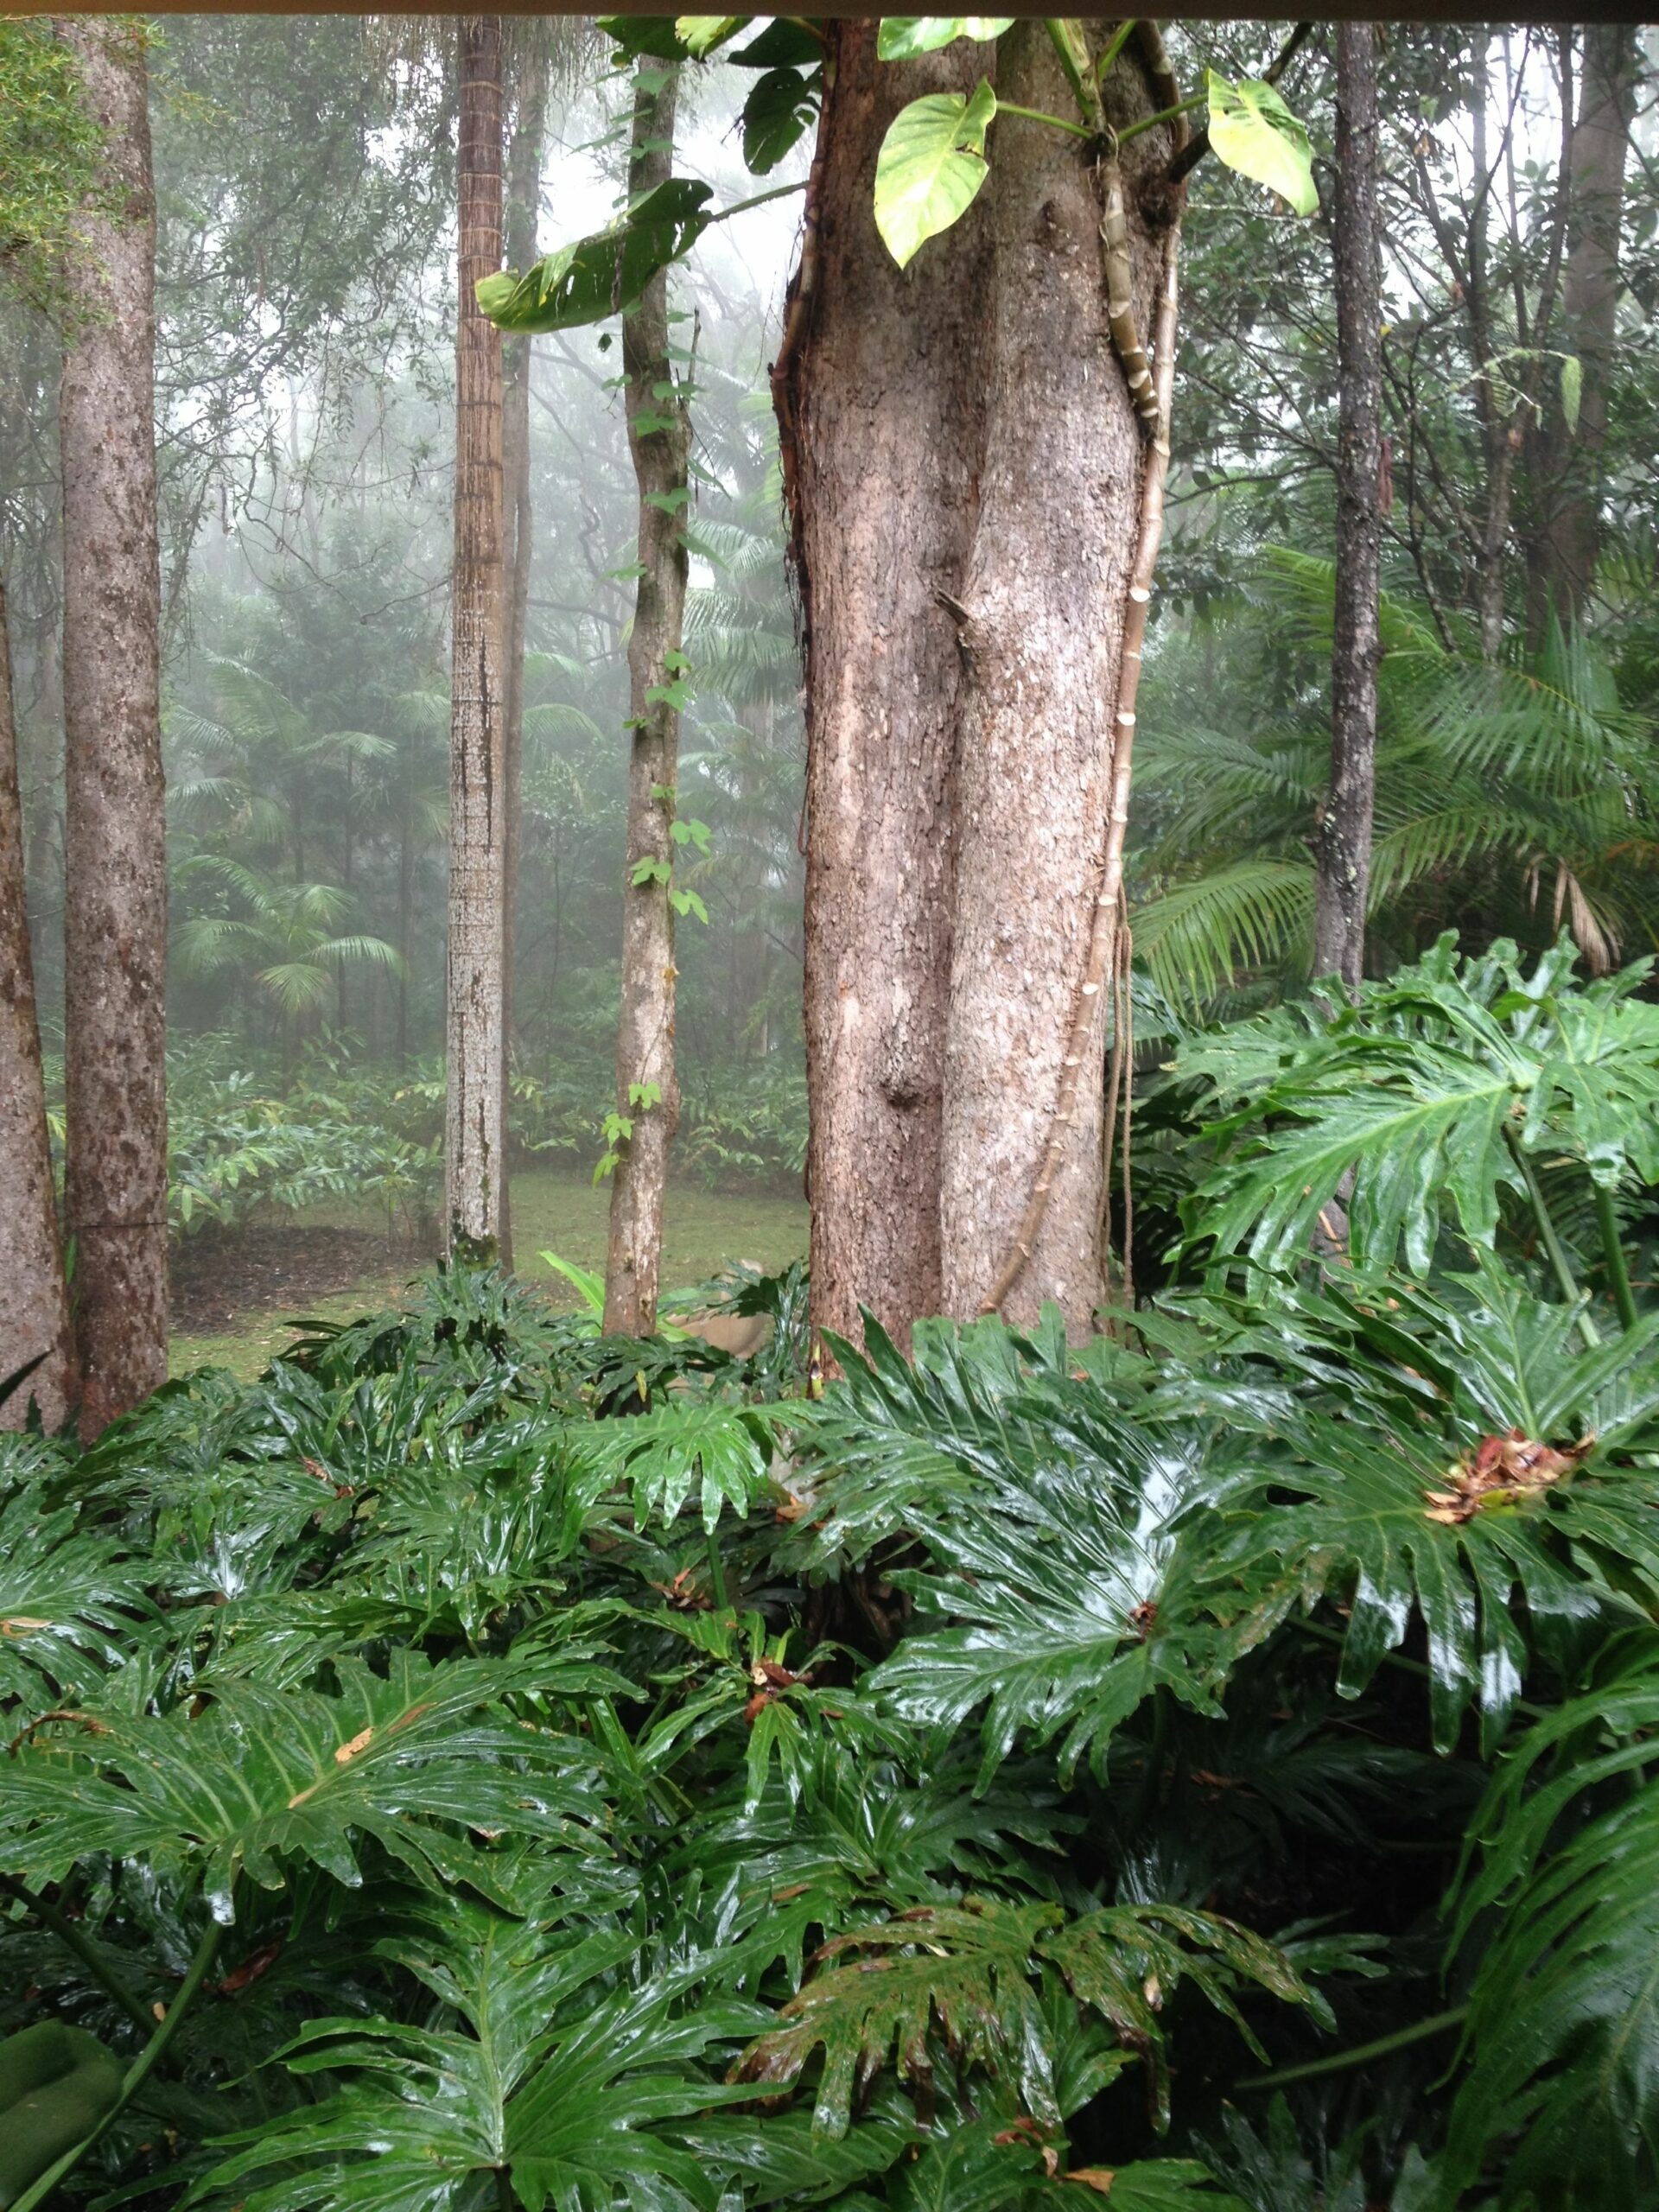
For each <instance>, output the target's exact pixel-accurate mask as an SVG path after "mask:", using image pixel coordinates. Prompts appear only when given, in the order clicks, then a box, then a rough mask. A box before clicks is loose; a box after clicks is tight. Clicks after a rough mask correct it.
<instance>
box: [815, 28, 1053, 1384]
mask: <svg viewBox="0 0 1659 2212" xmlns="http://www.w3.org/2000/svg"><path fill="white" fill-rule="evenodd" d="M826 30H827V34H828V37H829V49H828V54H827V64H828V75H829V84H828V86H827V88H826V94H825V103H824V111H823V120H822V122H821V124H820V127H819V137H818V150H817V159H816V161H815V162H814V165H813V176H812V182H811V184H810V188H809V194H808V207H807V211H806V216H805V228H804V245H803V250H802V255H801V265H800V268H799V270H798V272H797V275H796V277H795V279H794V281H793V283H792V284H791V291H790V298H789V303H788V306H787V308H786V313H785V334H784V340H783V345H782V348H781V351H780V353H779V360H778V364H777V366H776V368H775V369H774V371H773V393H774V397H775V399H776V402H777V406H778V412H779V430H780V438H781V448H782V453H783V460H784V474H785V491H786V493H787V494H788V495H789V497H790V499H791V508H792V512H793V521H794V557H795V564H796V575H797V582H798V590H799V595H800V606H801V617H802V626H803V630H804V637H805V645H806V667H807V704H806V721H807V771H806V812H805V817H804V821H805V823H806V825H807V829H808V843H807V848H806V887H805V917H806V925H805V960H804V992H805V1028H806V1056H807V1082H808V1090H809V1096H810V1109H811V1116H810V1123H811V1129H810V1143H809V1149H808V1160H807V1178H808V1189H809V1192H810V1198H811V1205H812V1229H811V1266H812V1314H813V1321H814V1325H815V1327H816V1328H817V1329H818V1330H820V1331H821V1330H823V1329H831V1330H834V1331H836V1332H837V1333H838V1334H840V1335H842V1336H844V1337H847V1338H850V1339H851V1340H852V1341H853V1342H854V1343H857V1342H859V1341H860V1339H861V1320H860V1312H859V1309H860V1307H861V1306H869V1307H870V1309H871V1310H872V1311H873V1312H874V1314H875V1316H876V1319H878V1320H879V1321H880V1323H881V1324H882V1325H883V1326H884V1327H885V1328H887V1330H888V1331H889V1332H892V1333H893V1334H894V1335H895V1336H896V1337H897V1338H899V1342H900V1343H901V1344H906V1345H907V1344H908V1343H909V1341H910V1331H911V1325H912V1322H913V1321H915V1320H916V1319H918V1318H920V1317H921V1316H923V1315H925V1314H930V1313H938V1311H939V1309H940V1298H941V1288H940V1285H941V1273H940V1269H941V1258H940V1167H941V1155H940V1138H941V1128H942V1115H943V1084H944V1033H945V1005H946V999H947V995H948V991H949V983H950V921H951V901H952V885H953V882H954V880H955V861H954V834H955V829H954V812H953V794H954V786H955V777H956V760H957V747H956V732H957V700H958V695H959V693H960V691H961V689H962V686H963V657H962V653H961V652H960V649H959V647H958V645H957V633H956V624H955V621H954V620H953V618H952V616H951V614H950V611H949V607H948V605H947V601H954V599H955V598H956V596H957V594H960V593H961V591H962V589H963V573H964V571H965V569H966V568H967V565H968V558H969V551H970V550H971V547H972V543H973V533H974V525H975V521H976V516H977V512H978V494H979V485H978V467H979V454H980V451H981V448H982V441H983V423H984V404H985V400H984V370H983V353H984V343H985V324H984V302H985V281H986V273H987V262H988V223H987V220H986V216H985V213H984V209H983V207H979V206H976V207H973V208H971V209H970V210H969V213H967V215H966V216H964V217H963V219H962V221H961V222H959V223H958V224H957V225H956V226H955V227H954V228H953V229H951V230H950V232H947V233H946V234H945V235H944V237H943V238H936V239H934V240H932V241H931V243H930V244H929V245H927V246H926V247H925V249H924V251H923V252H922V253H921V255H920V256H919V257H918V259H917V260H916V261H915V263H914V264H912V267H911V268H910V269H909V270H905V271H902V272H901V271H900V270H898V269H897V268H895V267H894V265H893V261H892V259H891V257H890V256H889V255H888V253H887V249H886V247H885V246H884V245H882V243H881V240H880V237H879V235H878V233H877V232H876V228H875V223H874V213H873V211H872V200H873V194H874V174H875V160H876V154H877V151H878V149H880V144H881V141H882V138H883V137H884V136H885V135H886V132H887V126H888V124H890V123H891V122H892V120H893V117H894V115H895V114H896V113H897V112H898V111H899V109H900V108H901V107H903V106H904V105H906V103H907V102H908V101H910V100H912V99H917V98H918V97H919V96H921V95H922V94H924V93H928V92H950V91H962V90H966V89H969V88H971V86H972V85H973V84H974V82H975V80H976V78H977V76H978V74H979V73H980V71H981V69H982V67H984V66H985V62H986V59H987V50H986V49H984V48H976V47H972V46H969V45H968V44H966V43H962V42H959V43H957V45H955V46H953V47H950V48H946V49H945V50H944V51H943V52H942V53H939V54H932V55H929V56H927V57H926V58H925V60H919V61H915V62H910V63H906V64H902V65H899V64H892V63H886V62H878V61H877V60H876V53H875V36H876V26H875V24H874V22H850V21H843V22H832V23H830V24H829V25H827V26H826ZM1010 127H1014V126H1010ZM1002 150H1003V149H999V158H1000V156H1001V151H1002ZM982 196H983V195H982Z"/></svg>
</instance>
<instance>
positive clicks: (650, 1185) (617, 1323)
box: [605, 59, 691, 1336]
mask: <svg viewBox="0 0 1659 2212" xmlns="http://www.w3.org/2000/svg"><path fill="white" fill-rule="evenodd" d="M678 89H679V79H678V72H677V70H675V69H673V68H671V67H668V66H666V65H665V64H662V63H658V62H656V61H652V60H649V59H647V60H645V61H644V62H642V63H641V65H640V68H639V79H638V83H637V85H636V87H635V92H634V100H633V137H632V145H631V147H630V149H629V155H628V189H629V194H630V196H631V197H634V198H637V197H638V196H639V194H643V193H646V192H650V191H652V190H653V189H654V188H656V187H657V186H658V185H659V184H660V183H662V182H663V181H664V179H665V178H666V177H667V176H668V175H670V174H671V171H672V168H673V165H674V110H675V102H676V98H677V92H678ZM622 368H623V373H624V375H625V377H626V379H627V381H626V405H627V416H628V444H629V447H630V448H631V449H632V454H633V468H634V476H635V479H636V480H637V482H638V485H639V568H640V575H639V583H638V585H637V587H636V589H635V594H634V611H633V629H632V634H631V636H630V638H629V639H628V703H629V728H630V730H631V731H632V742H631V744H630V746H629V753H628V832H627V874H626V882H625V885H624V887H623V893H622V898H623V908H622V912H623V924H622V1007H621V1014H620V1020H619V1021H618V1024H617V1033H616V1110H617V1112H618V1114H619V1115H621V1116H624V1117H625V1118H626V1119H627V1120H629V1121H631V1122H632V1135H631V1136H628V1137H626V1138H625V1139H624V1140H622V1141H621V1142H620V1144H619V1145H618V1147H616V1149H617V1151H618V1154H619V1159H618V1163H617V1166H616V1169H615V1173H614V1179H613V1182H612V1185H611V1223H610V1244H609V1249H608V1251H607V1255H606V1262H605V1326H606V1329H607V1331H615V1332H620V1333H621V1334H624V1335H627V1336H645V1335H648V1334H649V1333H650V1332H651V1331H652V1329H654V1328H655V1327H656V1325H657V1296H658V1277H659V1274H660V1272H661V1267H662V1255H663V1200H664V1193H665V1192H666V1188H667V1183H668V1152H669V1146H670V1144H671V1142H672V1141H673V1135H674V1127H675V1123H676V1122H677V1120H678V1118H679V1110H680V1096H679V1084H678V1078H677V1075H676V1072H675V1066H674V985H675V980H676V976H675V967H674V910H673V907H672V906H671V904H670V902H669V892H670V884H669V881H668V874H669V871H670V870H671V868H672V867H673V864H674V860H675V856H676V854H677V852H678V851H680V850H681V848H679V847H677V846H676V845H675V843H674V842H673V839H672V835H671V831H672V825H673V822H674V786H675V780H676V778H677V775H678V772H679V770H678V760H679V743H680V717H679V715H678V712H677V709H675V707H674V706H673V704H672V703H671V699H670V697H669V696H666V695H668V694H670V693H671V691H672V689H673V687H674V684H675V682H676V677H677V672H678V670H677V663H678V657H679V654H680V651H681V645H682V642H683V629H684V620H685V584H686V569H687V561H686V551H685V539H684V527H685V509H686V504H687V475H686V463H687V460H688V458H689V456H690V450H691V425H690V417H689V416H688V414H687V411H686V405H685V402H684V399H683V397H681V396H679V395H678V393H677V394H676V396H675V397H672V398H670V397H667V396H666V391H667V387H669V386H670V385H672V384H673V383H674V372H673V365H672V364H671V360H670V359H669V351H668V272H667V271H666V270H663V271H661V272H660V273H659V274H658V276H656V277H653V278H652V281H651V283H649V284H648V285H647V286H646V287H645V291H644V293H643V294H642V296H641V297H640V300H639V305H638V306H637V307H636V308H633V309H632V311H631V312H630V313H628V314H627V315H625V316H624V317H623V321H622ZM641 870H645V871H646V873H645V876H644V880H637V879H639V874H640V871H641Z"/></svg>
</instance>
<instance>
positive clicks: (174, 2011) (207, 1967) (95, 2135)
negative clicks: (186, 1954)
mask: <svg viewBox="0 0 1659 2212" xmlns="http://www.w3.org/2000/svg"><path fill="white" fill-rule="evenodd" d="M224 1933H225V1930H224V1929H223V1927H222V1926H221V1925H220V1923H219V1922H218V1921H217V1920H213V1919H210V1920H209V1921H208V1923H207V1928H206V1929H205V1930H204V1931H203V1934H202V1937H201V1941H200V1942H199V1943H198V1944H197V1945H196V1948H195V1951H194V1955H193V1956H192V1958H191V1961H190V1966H189V1969H188V1972H187V1974H185V1977H184V1980H182V1981H181V1983H180V1985H179V1991H178V1994H177V1996H175V1998H174V1999H173V2002H172V2003H171V2004H170V2005H168V2008H167V2011H166V2012H165V2013H164V2014H163V2015H162V2020H161V2024H159V2026H157V2027H156V2029H155V2031H153V2033H152V2034H151V2036H150V2038H149V2042H148V2043H147V2044H145V2045H144V2047H143V2050H141V2051H140V2052H139V2054H138V2056H137V2058H135V2059H134V2060H133V2062H132V2063H131V2065H130V2066H129V2067H128V2069H127V2070H126V2073H125V2075H124V2076H123V2078H122V2082H121V2090H120V2094H119V2095H118V2097H117V2098H116V2101H115V2102H114V2103H113V2104H112V2105H111V2107H110V2108H109V2110H108V2111H107V2112H106V2113H105V2115H104V2117H103V2118H102V2119H101V2120H99V2122H98V2124H97V2126H95V2127H94V2128H93V2129H92V2133H90V2134H89V2135H85V2136H83V2137H82V2138H81V2139H80V2141H79V2143H77V2144H76V2145H75V2146H74V2148H73V2150H69V2151H66V2152H64V2154H63V2156H62V2157H61V2158H58V2159H55V2160H54V2163H53V2164H51V2165H49V2166H48V2168H47V2170H46V2171H45V2172H44V2173H43V2174H42V2175H41V2177H40V2178H39V2179H38V2180H37V2181H35V2182H34V2183H31V2184H30V2186H29V2188H28V2189H26V2190H24V2191H23V2193H22V2196H18V2197H15V2198H14V2199H13V2200H12V2207H11V2212H38V2207H40V2206H41V2205H42V2204H44V2203H45V2202H47V2200H48V2197H49V2196H51V2195H52V2192H53V2190H55V2189H56V2188H57V2186H58V2184H59V2183H60V2182H62V2181H66V2180H67V2178H68V2177H69V2176H70V2175H71V2174H72V2173H73V2171H75V2168H76V2167H77V2166H78V2165H79V2164H80V2162H81V2160H82V2159H83V2158H85V2157H86V2153H87V2152H89V2151H90V2150H91V2149H92V2145H94V2144H95V2143H97V2142H98V2141H99V2139H100V2138H101V2137H103V2136H104V2135H105V2133H107V2132H108V2131H109V2129H110V2128H111V2127H112V2126H114V2124H115V2122H116V2121H117V2120H118V2119H119V2118H120V2117H121V2114H122V2113H124V2111H125V2110H126V2108H127V2107H128V2106H129V2105H130V2103H131V2102H132V2101H133V2099H134V2098H135V2097H136V2096H137V2094H138V2092H139V2090H140V2089H142V2088H143V2086H144V2083H145V2082H146V2081H147V2080H148V2079H149V2075H150V2073H151V2071H152V2069H154V2068H155V2066H156V2063H157V2062H158V2061H159V2059H160V2058H161V2056H162V2052H163V2051H165V2050H166V2049H167V2046H168V2044H170V2043H171V2042H172V2040H173V2037H174V2036H175V2033H176V2032H177V2031H178V2025H179V2023H180V2021H181V2019H183V2018H184V2016H185V2014H186V2013H187V2012H188V2011H189V2009H190V2007H191V2005H193V2004H194V2001H195V1999H196V1998H197V1997H198V1996H199V1995H200V1992H201V1986H202V1984H203V1983H204V1982H205V1981H206V1980H207V1976H208V1974H209V1972H210V1971H211V1970H212V1967H213V1960H214V1958H215V1957H216V1956H217V1955H218V1952H219V1942H220V1939H221V1937H222V1936H224Z"/></svg>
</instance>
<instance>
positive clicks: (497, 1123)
mask: <svg viewBox="0 0 1659 2212" xmlns="http://www.w3.org/2000/svg"><path fill="white" fill-rule="evenodd" d="M460 48H461V72H460V76H461V128H460V161H459V172H460V196H461V232H460V253H459V257H458V263H457V277H458V282H459V289H460V297H459V300H458V302H457V309H458V312H457V319H456V329H455V550H454V582H453V586H452V597H453V622H454V648H453V665H452V672H451V678H450V683H451V691H450V730H449V966H448V1116H447V1126H446V1131H445V1163H446V1172H447V1179H448V1190H447V1193H446V1205H445V1208H444V1249H445V1250H446V1251H447V1252H448V1253H450V1254H452V1255H460V1256H464V1257H467V1258H469V1259H475V1260H493V1259H496V1258H499V1257H500V1256H502V1234H503V1228H504V1219H503V1195H504V1190H505V1179H506V1160H505V1152H504V1149H503V1144H502V1138H503V1134H504V1129H505V1105H504V1094H505V1082H506V1027H505V1004H504V1001H503V992H504V986H505V960H506V926H505V897H506V835H507V831H506V824H507V804H506V759H505V726H504V717H503V713H502V656H503V645H504V639H503V607H502V577H501V534H502V531H501V509H502V489H501V483H502V480H501V400H502V391H501V334H500V333H499V331H498V330H497V328H496V327H495V325H494V324H493V322H491V321H489V319H488V318H487V316H486V315H481V314H480V312H479V307H478V302H477V300H476V298H475V297H474V286H475V285H476V283H477V282H478V280H479V278H480V277H485V276H490V275H493V273H494V272H495V271H496V270H498V269H499V268H500V266H501V19H500V17H499V16H462V17H461V30H460Z"/></svg>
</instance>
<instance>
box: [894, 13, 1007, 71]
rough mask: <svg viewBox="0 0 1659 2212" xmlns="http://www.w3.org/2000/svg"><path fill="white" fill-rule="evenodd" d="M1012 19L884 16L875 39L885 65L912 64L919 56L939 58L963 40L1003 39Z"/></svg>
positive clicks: (997, 17)
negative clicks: (914, 58) (938, 54)
mask: <svg viewBox="0 0 1659 2212" xmlns="http://www.w3.org/2000/svg"><path fill="white" fill-rule="evenodd" d="M1013 22H1014V17H1013V16H883V17H882V19H881V28H880V30H879V31H878V32H877V33H876V35H875V51H876V54H877V56H878V57H879V58H880V60H883V61H908V60H911V59H912V57H913V56H914V55H916V54H937V53H938V49H939V48H940V47H942V46H950V45H953V44H954V43H955V41H957V39H959V38H972V39H978V40H980V41H985V40H987V39H993V38H1001V35H1002V34H1003V32H1004V31H1005V30H1007V29H1009V27H1010V26H1011V25H1012V23H1013Z"/></svg>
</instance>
